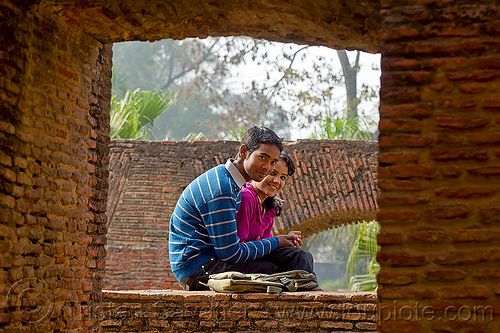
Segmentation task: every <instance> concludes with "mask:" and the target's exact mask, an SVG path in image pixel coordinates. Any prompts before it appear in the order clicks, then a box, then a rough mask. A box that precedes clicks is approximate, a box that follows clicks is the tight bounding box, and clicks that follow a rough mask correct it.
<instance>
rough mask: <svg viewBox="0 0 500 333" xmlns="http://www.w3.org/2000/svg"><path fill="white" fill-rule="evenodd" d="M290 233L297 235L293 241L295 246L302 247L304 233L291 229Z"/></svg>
mask: <svg viewBox="0 0 500 333" xmlns="http://www.w3.org/2000/svg"><path fill="white" fill-rule="evenodd" d="M288 235H293V236H296V238H295V240H294V241H293V244H294V245H293V246H295V247H301V246H302V236H301V235H302V233H301V232H300V231H290V232H289V233H288Z"/></svg>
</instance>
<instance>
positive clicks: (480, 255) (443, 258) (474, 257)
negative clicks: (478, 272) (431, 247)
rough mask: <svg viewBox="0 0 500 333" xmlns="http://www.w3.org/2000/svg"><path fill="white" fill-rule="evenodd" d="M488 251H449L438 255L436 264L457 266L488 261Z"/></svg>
mask: <svg viewBox="0 0 500 333" xmlns="http://www.w3.org/2000/svg"><path fill="white" fill-rule="evenodd" d="M489 258H490V252H489V251H488V250H467V251H465V250H449V251H446V252H443V253H440V254H438V255H436V258H435V262H436V263H438V264H441V265H447V266H455V265H467V264H474V263H481V262H485V261H488V260H489Z"/></svg>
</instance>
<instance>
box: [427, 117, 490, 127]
mask: <svg viewBox="0 0 500 333" xmlns="http://www.w3.org/2000/svg"><path fill="white" fill-rule="evenodd" d="M434 120H435V122H436V126H438V127H444V128H452V129H473V128H482V127H484V126H486V125H487V124H488V122H489V119H488V118H480V117H474V118H469V117H435V118H434Z"/></svg>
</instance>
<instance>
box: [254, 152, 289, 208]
mask: <svg viewBox="0 0 500 333" xmlns="http://www.w3.org/2000/svg"><path fill="white" fill-rule="evenodd" d="M287 179H288V167H287V166H286V162H285V161H284V160H282V159H279V160H278V162H277V163H276V165H275V166H274V171H272V172H271V173H270V174H269V175H267V176H266V177H264V179H263V180H262V181H261V182H258V183H257V182H253V183H252V185H253V187H254V188H256V190H257V192H258V194H259V196H260V198H261V199H262V200H264V199H263V197H272V196H274V195H276V194H277V193H278V192H279V191H281V189H282V188H283V187H284V186H285V183H286V180H287ZM259 192H260V193H259Z"/></svg>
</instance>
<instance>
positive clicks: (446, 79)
mask: <svg viewBox="0 0 500 333" xmlns="http://www.w3.org/2000/svg"><path fill="white" fill-rule="evenodd" d="M379 5H381V7H380V6H379ZM380 8H382V9H381V10H380ZM0 13H1V14H0V15H1V18H2V21H1V23H0V25H1V29H0V36H1V43H0V71H1V73H2V76H1V78H0V108H1V109H0V111H1V112H0V134H1V135H0V140H1V148H0V151H1V155H0V167H1V168H2V169H1V173H0V177H1V179H2V182H1V186H2V187H1V192H0V218H1V225H0V228H1V234H0V235H1V239H0V242H1V243H0V264H1V268H2V270H1V272H0V274H1V276H2V291H3V293H2V304H3V305H4V306H3V307H2V309H1V312H0V325H1V326H0V328H1V329H2V330H4V331H8V332H11V331H28V332H29V331H33V324H34V321H37V320H38V319H39V318H38V319H37V318H30V317H29V316H30V314H33V311H32V310H33V307H35V306H36V304H30V302H32V301H31V300H42V299H43V297H37V296H44V295H50V296H51V297H53V298H52V299H53V300H54V302H51V303H50V304H54V308H53V310H52V309H51V308H49V312H40V311H38V312H37V313H39V314H42V315H44V313H49V315H48V316H47V318H44V319H48V320H42V321H40V322H39V323H38V325H37V326H36V331H37V332H44V331H78V330H79V331H82V332H85V331H88V332H90V331H99V330H100V327H99V323H98V321H97V319H96V316H95V314H96V313H95V311H94V305H95V304H96V303H99V302H100V299H101V288H100V281H101V279H102V276H103V269H104V260H103V258H104V251H103V246H104V245H103V244H104V243H105V228H104V225H105V223H106V218H105V217H104V212H105V210H106V207H105V202H106V184H107V163H108V162H107V160H108V159H107V158H108V139H107V133H108V132H109V131H108V120H107V118H108V116H107V115H108V112H109V105H108V102H109V98H110V96H109V95H110V83H109V82H110V76H111V71H110V67H111V51H110V48H109V47H107V46H105V44H110V43H113V42H120V41H124V40H147V39H151V40H155V39H159V38H170V37H174V38H185V37H193V36H200V37H203V36H206V35H208V34H210V35H214V36H218V35H219V36H220V35H245V34H247V35H250V36H252V37H257V38H269V39H272V40H280V41H296V42H300V43H311V44H315V45H316V44H317V45H325V46H330V47H339V48H349V49H350V48H359V49H361V50H368V51H371V52H376V51H378V50H381V53H382V78H381V83H382V85H381V106H380V114H381V122H380V133H381V136H380V141H379V148H380V155H379V169H378V175H379V187H380V189H381V191H382V196H381V197H380V198H379V206H380V211H379V213H378V219H379V221H380V223H381V225H382V229H381V230H382V232H381V234H380V236H379V238H378V239H379V243H380V245H381V251H380V254H379V256H378V259H379V261H380V264H381V272H380V273H379V275H378V282H379V290H378V298H379V299H378V300H379V309H382V310H383V309H389V311H388V312H387V313H385V314H387V318H386V317H381V319H382V321H381V322H380V326H379V330H380V331H381V332H401V331H405V332H457V331H458V332H498V331H500V321H499V320H498V314H499V313H500V302H499V299H500V287H499V279H500V274H499V266H500V265H499V262H500V248H499V245H498V244H499V241H498V234H499V222H500V221H499V216H500V214H499V213H500V211H499V208H498V203H499V201H500V200H499V195H500V194H499V190H498V186H496V184H497V183H498V179H499V177H500V162H499V159H500V152H499V149H498V146H499V143H500V140H499V134H498V133H499V131H500V129H499V128H500V121H499V115H498V111H499V110H500V100H499V97H498V96H499V90H500V89H499V85H500V81H499V80H500V65H499V58H500V40H499V38H500V37H499V36H500V31H499V27H500V12H499V4H498V1H497V0H482V1H480V2H479V1H470V0H454V1H449V0H382V1H381V2H379V1H356V0H353V1H349V2H345V1H319V0H318V1H313V2H303V1H286V2H285V1H277V0H276V1H263V2H248V1H227V2H213V1H187V0H185V1H181V2H176V3H175V4H172V3H166V2H165V1H161V0H149V1H132V0H114V1H107V0H88V1H76V0H75V1H71V0H68V1H44V0H38V1H37V0H33V1H13V0H6V1H3V2H2V3H1V4H0ZM379 14H382V15H381V16H380V15H379ZM351 25H352V26H353V27H354V29H353V30H350V28H349V27H350V26H351ZM339 26H340V28H339V29H337V28H338V27H339ZM379 32H380V34H379ZM380 37H382V38H380ZM379 41H381V43H379ZM26 279H27V280H26ZM18 281H21V282H20V283H18ZM23 281H25V282H27V283H28V285H23V284H22V283H23ZM30 283H31V285H29V284H30ZM17 286H21V288H25V289H16V288H17ZM32 287H33V288H32ZM26 288H28V289H30V288H32V289H30V290H38V291H39V293H38V294H36V293H35V294H32V296H33V297H32V298H29V299H27V300H26V301H25V302H24V303H16V302H17V301H19V298H16V296H13V297H12V296H9V295H22V294H23V293H21V292H22V291H23V290H26ZM10 290H11V291H12V292H11V293H9V291H10ZM9 297H10V298H9ZM8 298H9V299H8ZM8 302H11V303H8ZM396 302H397V304H396ZM7 304H8V307H6V306H5V305H7ZM395 304H396V305H398V306H397V307H396V308H394V305H395ZM42 305H43V304H42ZM424 305H426V306H427V305H428V306H429V307H430V308H426V309H432V310H435V311H437V314H439V315H440V316H441V317H438V316H434V317H427V318H426V319H425V320H422V317H421V316H420V317H419V316H416V315H415V314H414V313H412V315H411V316H408V313H406V316H404V317H401V316H398V315H399V314H400V313H401V312H399V313H398V311H399V310H401V308H402V307H405V309H408V308H410V309H415V308H416V307H417V306H420V309H422V307H423V306H424ZM386 306H387V308H385V307H386ZM480 307H483V309H484V307H488V309H491V313H492V314H493V313H494V315H495V318H494V319H495V320H493V319H492V318H490V319H491V320H488V318H486V319H485V320H482V319H481V318H480V317H479V318H478V317H475V318H474V317H473V316H471V317H470V318H469V319H467V318H465V319H463V318H461V319H462V320H449V318H445V319H447V320H438V319H439V318H441V319H443V318H444V317H442V315H443V314H445V313H446V312H445V311H446V310H453V311H454V312H453V311H452V312H451V314H458V310H459V309H465V310H467V311H471V312H468V313H471V315H473V314H476V313H479V312H480ZM40 309H44V307H40ZM393 309H395V310H393ZM417 309H418V307H417ZM448 313H450V311H448ZM465 314H467V313H465ZM26 316H28V317H26ZM455 318H457V317H455ZM167 330H168V329H167Z"/></svg>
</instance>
